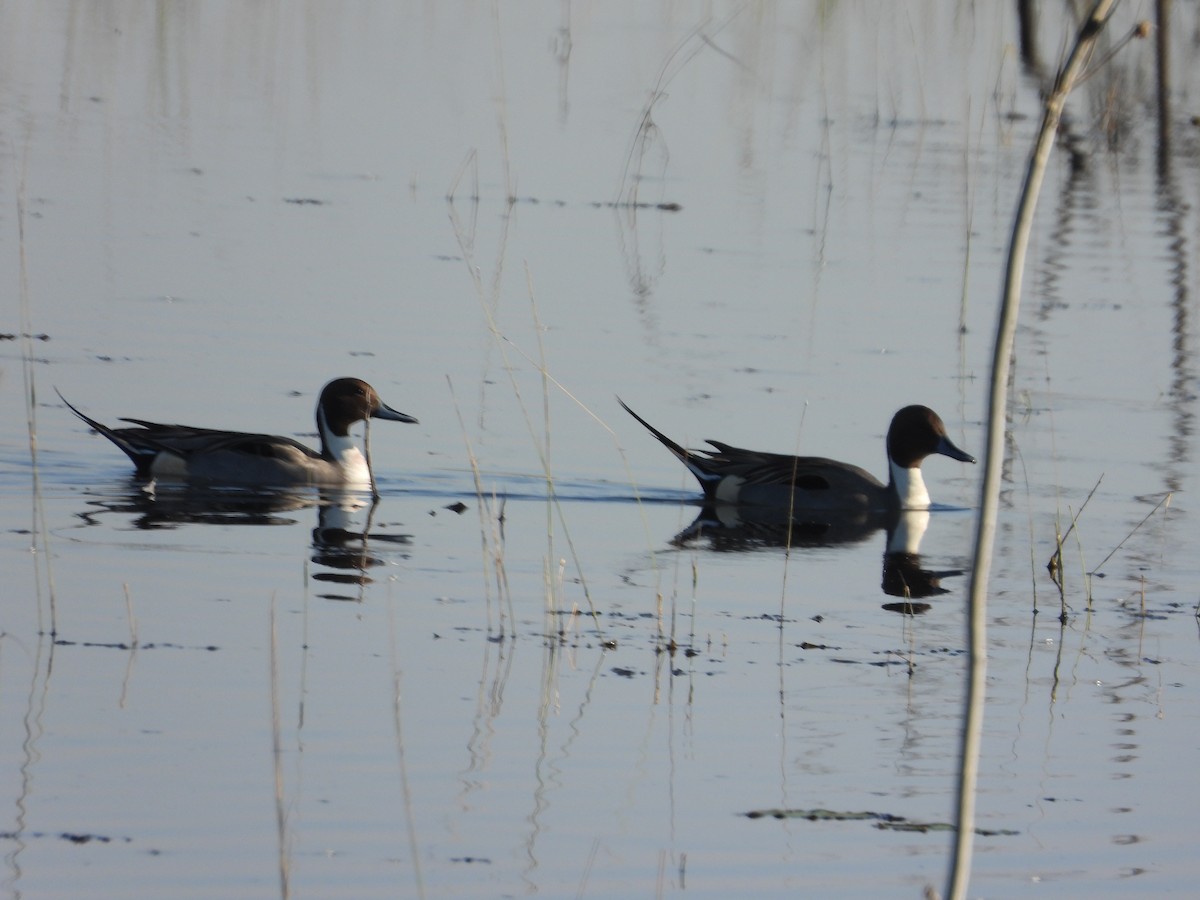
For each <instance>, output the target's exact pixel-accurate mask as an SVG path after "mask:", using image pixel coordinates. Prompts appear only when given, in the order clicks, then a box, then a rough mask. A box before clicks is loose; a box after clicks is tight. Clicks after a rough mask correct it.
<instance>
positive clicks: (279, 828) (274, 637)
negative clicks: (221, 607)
mask: <svg viewBox="0 0 1200 900" xmlns="http://www.w3.org/2000/svg"><path fill="white" fill-rule="evenodd" d="M267 621H268V631H269V636H268V643H269V647H270V657H269V658H270V666H271V671H270V679H271V764H272V767H273V770H274V773H275V830H276V839H277V841H278V853H279V896H280V897H282V898H284V900H287V898H288V897H290V896H291V852H290V850H289V848H288V823H287V798H286V796H285V791H284V783H283V737H282V731H283V728H282V723H281V717H280V710H279V635H278V631H277V629H276V627H275V595H274V594H271V606H270V609H269V612H268V617H267Z"/></svg>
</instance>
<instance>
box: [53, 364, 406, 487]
mask: <svg viewBox="0 0 1200 900" xmlns="http://www.w3.org/2000/svg"><path fill="white" fill-rule="evenodd" d="M59 397H61V398H62V401H63V403H66V404H67V408H68V409H70V410H71V412H73V413H75V415H77V416H79V418H81V419H83V421H85V422H86V423H87V424H88V425H90V426H91V427H92V428H94V429H96V431H98V432H100V433H101V434H102V435H104V436H105V437H106V438H108V439H109V440H110V441H112V442H113V443H114V444H116V445H117V446H118V447H120V448H121V450H123V451H124V452H125V455H126V456H128V457H129V458H130V459H131V460H133V464H134V466H136V467H137V474H138V475H139V476H141V477H144V478H165V479H187V480H196V481H204V482H210V483H216V484H238V485H254V486H260V487H269V486H276V487H282V486H287V485H297V484H324V485H360V484H361V485H366V484H373V481H372V478H371V468H370V465H369V463H368V462H367V458H366V457H365V456H364V455H363V453H362V451H361V450H359V449H358V447H357V445H356V444H355V442H354V439H353V438H352V437H351V436H350V426H351V425H353V424H354V423H355V422H359V421H365V420H366V419H368V418H372V419H388V420H390V421H392V422H412V423H415V422H416V421H417V420H416V419H414V418H413V417H412V416H410V415H406V414H405V413H402V412H397V411H396V410H394V409H392V408H391V407H390V406H388V405H387V404H385V403H384V402H383V401H382V400H380V399H379V395H378V394H377V393H375V389H374V388H373V387H371V386H370V385H369V384H367V383H366V382H365V381H362V380H360V379H358V378H338V379H336V380H334V381H331V382H329V384H327V385H325V387H324V389H323V390H322V391H321V398H320V399H319V400H318V401H317V431H318V432H319V433H320V435H321V452H320V453H318V452H317V451H315V450H313V449H312V448H310V447H306V446H305V445H304V444H302V443H300V442H299V441H296V440H293V439H292V438H288V437H279V436H277V435H273V434H248V433H246V432H241V431H219V430H217V429H213V428H194V427H192V426H190V425H159V424H157V423H155V422H146V421H144V420H142V419H121V421H122V422H132V423H133V424H134V425H137V426H139V427H137V428H109V427H108V426H107V425H103V424H101V423H100V422H97V421H96V420H95V419H92V418H89V417H88V416H86V415H84V414H83V413H82V412H80V411H79V410H78V409H76V408H75V407H74V406H72V405H71V404H70V403H69V402H67V399H66V397H63V396H62V394H59Z"/></svg>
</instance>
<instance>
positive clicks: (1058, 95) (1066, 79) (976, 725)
mask: <svg viewBox="0 0 1200 900" xmlns="http://www.w3.org/2000/svg"><path fill="white" fill-rule="evenodd" d="M1113 3H1114V0H1097V2H1096V3H1095V4H1094V5H1093V7H1092V9H1091V11H1090V12H1089V13H1088V16H1087V18H1086V19H1085V20H1084V23H1083V25H1082V26H1081V27H1080V29H1079V31H1078V34H1077V36H1076V39H1075V42H1074V45H1073V46H1072V48H1071V51H1070V54H1069V56H1068V57H1067V59H1066V61H1065V62H1064V63H1063V65H1062V68H1061V69H1060V70H1059V73H1058V77H1057V79H1056V80H1055V84H1054V88H1053V90H1052V91H1051V92H1049V94H1048V96H1047V97H1046V99H1045V103H1044V111H1043V118H1042V126H1041V129H1040V130H1039V132H1038V136H1037V139H1036V142H1035V144H1034V147H1033V150H1032V152H1031V153H1030V158H1029V167H1028V171H1027V172H1026V176H1025V183H1024V185H1023V187H1022V191H1021V199H1020V202H1019V203H1018V206H1017V212H1016V216H1015V220H1014V224H1013V234H1012V238H1011V240H1010V243H1009V254H1008V263H1007V266H1006V268H1005V276H1004V291H1003V294H1002V297H1003V299H1002V303H1001V307H1000V314H999V317H998V321H997V324H996V337H995V341H994V345H993V355H992V366H991V384H990V392H989V398H988V429H987V438H988V439H987V446H986V455H985V458H984V475H983V482H982V484H981V486H980V511H979V523H978V528H977V531H976V535H975V555H974V564H973V565H972V568H971V584H970V591H969V596H970V607H969V615H968V624H967V645H968V665H967V678H966V698H965V702H966V709H965V714H964V721H963V732H962V747H961V767H960V776H959V782H958V789H957V790H958V797H957V800H958V802H957V816H956V826H957V830H956V835H955V847H954V853H953V856H952V859H951V865H950V870H949V873H948V877H947V881H946V895H947V896H948V897H950V898H952V900H962V898H963V897H965V896H966V893H967V886H968V884H969V882H970V873H971V858H972V852H973V849H974V839H975V790H976V783H977V781H978V770H979V755H980V749H981V744H982V735H983V704H984V697H985V692H986V678H987V582H988V574H989V571H990V569H991V561H992V546H993V544H994V542H995V537H996V520H997V515H998V510H999V505H1000V481H1001V470H1002V468H1003V464H1004V437H1005V416H1006V411H1007V409H1008V375H1009V368H1010V364H1011V360H1012V348H1013V342H1014V338H1015V335H1016V329H1017V317H1018V312H1019V310H1020V302H1021V281H1022V277H1023V273H1024V267H1025V254H1026V250H1027V248H1028V244H1029V237H1030V233H1031V232H1032V230H1033V217H1034V211H1035V210H1036V207H1037V197H1038V194H1039V193H1040V191H1041V187H1042V182H1043V180H1044V179H1045V173H1046V164H1047V162H1048V161H1049V158H1050V153H1051V151H1052V150H1053V149H1054V142H1055V136H1056V134H1057V131H1058V124H1059V121H1060V120H1061V118H1062V112H1063V107H1064V106H1065V104H1066V101H1067V96H1068V95H1069V94H1070V92H1071V88H1072V87H1074V85H1075V82H1076V80H1077V79H1078V78H1079V76H1080V74H1081V73H1082V72H1083V70H1084V68H1085V66H1086V64H1087V61H1088V60H1089V58H1090V56H1091V52H1092V50H1093V48H1094V47H1095V42H1096V39H1097V37H1098V36H1099V34H1100V32H1101V31H1102V30H1103V28H1104V25H1105V22H1106V21H1107V19H1108V16H1109V14H1110V12H1111V10H1112V6H1113Z"/></svg>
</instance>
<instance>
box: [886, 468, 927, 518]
mask: <svg viewBox="0 0 1200 900" xmlns="http://www.w3.org/2000/svg"><path fill="white" fill-rule="evenodd" d="M888 465H890V466H891V468H892V484H894V485H895V486H896V493H897V494H898V495H899V497H900V508H901V509H929V491H928V490H927V489H926V488H925V479H924V478H922V477H921V470H920V468H916V469H906V468H905V467H904V466H898V465H896V463H895V462H893V461H892V460H888Z"/></svg>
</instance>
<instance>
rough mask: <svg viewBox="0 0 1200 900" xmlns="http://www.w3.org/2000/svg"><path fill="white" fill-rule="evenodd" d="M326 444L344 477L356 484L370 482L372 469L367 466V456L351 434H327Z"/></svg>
mask: <svg viewBox="0 0 1200 900" xmlns="http://www.w3.org/2000/svg"><path fill="white" fill-rule="evenodd" d="M325 446H326V447H327V448H328V449H329V452H330V453H331V454H332V455H333V461H334V463H336V464H337V466H338V467H339V468H340V469H341V470H342V477H343V478H345V479H346V481H347V482H351V483H354V484H369V483H370V482H371V470H370V469H369V468H367V458H366V457H365V456H363V455H362V451H361V450H359V449H358V446H357V445H356V444H355V443H354V439H353V438H352V437H350V435H348V434H347V435H341V436H338V435H332V434H331V435H327V436H326V438H325Z"/></svg>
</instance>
